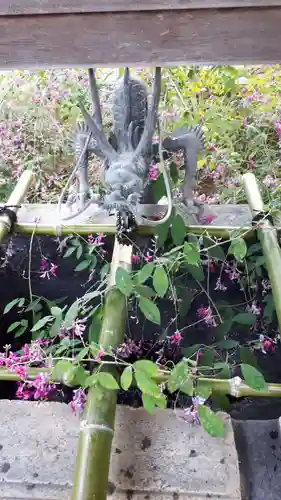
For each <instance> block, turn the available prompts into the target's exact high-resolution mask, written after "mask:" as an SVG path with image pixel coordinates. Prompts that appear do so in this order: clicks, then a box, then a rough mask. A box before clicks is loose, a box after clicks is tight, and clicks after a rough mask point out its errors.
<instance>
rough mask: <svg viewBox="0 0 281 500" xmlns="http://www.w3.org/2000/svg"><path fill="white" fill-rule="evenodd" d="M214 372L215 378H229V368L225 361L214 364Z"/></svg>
mask: <svg viewBox="0 0 281 500" xmlns="http://www.w3.org/2000/svg"><path fill="white" fill-rule="evenodd" d="M214 369H215V370H216V373H215V378H222V379H226V378H230V366H229V364H228V363H227V362H226V361H218V362H217V363H215V364H214Z"/></svg>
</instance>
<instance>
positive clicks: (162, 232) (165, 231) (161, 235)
mask: <svg viewBox="0 0 281 500" xmlns="http://www.w3.org/2000/svg"><path fill="white" fill-rule="evenodd" d="M169 228H170V222H169V221H167V222H166V223H164V224H159V226H157V227H156V228H155V229H154V235H155V236H156V237H157V246H158V248H161V247H162V246H163V245H164V243H165V242H166V241H167V238H168V235H169Z"/></svg>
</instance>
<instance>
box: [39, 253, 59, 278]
mask: <svg viewBox="0 0 281 500" xmlns="http://www.w3.org/2000/svg"><path fill="white" fill-rule="evenodd" d="M57 268H58V266H57V265H56V264H54V263H53V262H49V261H48V260H47V259H46V258H45V257H43V258H42V259H41V263H40V268H39V272H40V278H47V279H50V276H53V277H55V278H56V277H57V274H56V270H57Z"/></svg>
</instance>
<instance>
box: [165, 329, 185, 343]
mask: <svg viewBox="0 0 281 500" xmlns="http://www.w3.org/2000/svg"><path fill="white" fill-rule="evenodd" d="M167 338H168V339H169V340H170V342H171V344H176V345H179V344H180V343H181V340H182V334H181V333H180V331H179V330H176V331H175V333H174V334H173V335H170V336H169V337H167Z"/></svg>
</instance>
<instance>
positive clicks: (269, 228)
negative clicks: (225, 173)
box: [243, 173, 281, 328]
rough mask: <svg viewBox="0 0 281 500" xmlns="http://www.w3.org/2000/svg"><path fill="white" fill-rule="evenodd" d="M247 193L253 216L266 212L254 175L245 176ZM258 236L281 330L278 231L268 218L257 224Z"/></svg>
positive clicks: (280, 253) (280, 272)
mask: <svg viewBox="0 0 281 500" xmlns="http://www.w3.org/2000/svg"><path fill="white" fill-rule="evenodd" d="M243 181H244V186H245V191H246V194H247V198H248V203H249V206H250V209H251V212H252V214H253V216H255V215H257V214H258V213H260V212H263V211H264V205H263V201H262V197H261V194H260V191H259V187H258V183H257V180H256V178H255V176H254V174H252V173H247V174H244V175H243ZM257 234H258V238H259V240H260V243H261V246H262V250H263V254H264V258H265V262H266V267H267V271H268V276H269V279H270V283H271V286H272V295H273V300H274V304H275V309H276V314H277V319H278V324H279V328H281V252H280V247H279V242H278V237H277V230H276V228H275V227H274V226H273V225H272V224H271V222H270V221H269V220H268V219H267V218H263V220H262V221H261V222H259V223H258V224H257Z"/></svg>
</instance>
